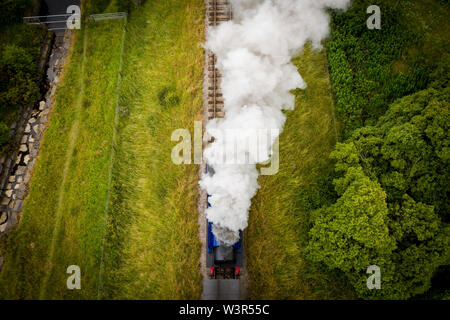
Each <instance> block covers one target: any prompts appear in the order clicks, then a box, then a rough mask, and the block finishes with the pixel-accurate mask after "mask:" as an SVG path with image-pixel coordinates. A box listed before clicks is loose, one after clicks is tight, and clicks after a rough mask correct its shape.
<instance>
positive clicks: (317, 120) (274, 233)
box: [246, 48, 354, 299]
mask: <svg viewBox="0 0 450 320" xmlns="http://www.w3.org/2000/svg"><path fill="white" fill-rule="evenodd" d="M293 62H294V64H295V65H296V66H297V67H298V69H299V71H300V73H301V75H302V77H303V78H304V79H305V81H306V83H307V85H308V87H307V88H306V89H305V90H298V91H296V92H295V95H296V101H295V110H293V111H287V112H286V114H287V121H286V125H285V128H284V131H283V133H282V134H281V135H280V169H279V172H278V173H277V174H276V175H273V176H261V177H260V178H259V184H260V185H261V189H260V190H259V191H258V193H257V195H256V196H255V198H254V199H253V204H252V207H251V210H250V220H249V227H248V231H247V233H246V239H247V240H246V251H247V255H248V272H249V296H250V298H251V299H338V298H351V297H353V296H354V295H353V293H352V292H351V290H349V289H348V287H347V286H346V284H345V282H342V279H341V277H340V276H339V275H337V274H336V275H332V274H328V273H326V272H325V271H323V270H321V269H320V267H317V266H312V265H310V264H309V263H308V262H307V261H306V260H305V252H304V249H305V247H306V243H307V232H308V230H309V212H310V210H312V209H314V207H315V206H316V205H319V204H321V202H323V199H329V201H332V200H333V197H334V194H333V191H332V190H330V187H329V185H330V184H329V181H328V179H327V176H328V173H329V172H330V170H332V166H331V163H330V160H329V159H328V155H329V153H330V152H331V151H332V149H333V147H334V145H335V143H336V139H337V137H338V132H339V131H338V129H337V128H336V125H337V124H336V121H335V119H334V105H333V99H332V96H331V91H330V81H329V76H328V69H327V58H326V54H325V52H321V53H317V52H314V51H311V50H310V49H309V48H307V49H305V50H304V52H303V53H302V55H301V56H300V57H298V58H296V59H294V61H293Z"/></svg>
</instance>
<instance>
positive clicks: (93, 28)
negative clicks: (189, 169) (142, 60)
mask: <svg viewBox="0 0 450 320" xmlns="http://www.w3.org/2000/svg"><path fill="white" fill-rule="evenodd" d="M109 9H111V10H112V11H114V7H111V8H109ZM122 30H123V20H122V21H117V20H116V21H101V22H98V23H92V22H89V23H87V24H83V27H82V29H81V30H79V31H77V32H76V33H75V39H74V41H75V43H74V49H73V52H72V54H71V57H70V59H69V61H68V62H67V67H66V70H65V74H64V76H63V78H62V79H61V82H60V86H59V88H58V90H57V93H56V98H55V103H54V106H53V108H52V113H51V118H50V122H49V126H48V128H47V130H46V132H45V135H44V138H43V140H42V147H41V152H40V156H39V159H38V161H37V165H36V167H35V170H34V174H33V177H32V180H31V190H30V193H29V196H28V198H27V199H26V201H25V204H24V211H23V213H22V218H21V221H20V224H19V226H18V228H17V229H16V230H15V231H14V232H11V233H9V234H7V236H6V237H5V238H3V239H2V242H1V248H2V255H3V256H4V257H5V265H4V266H3V270H2V272H1V274H0V297H1V298H6V299H16V298H25V299H30V298H32V299H36V298H46V299H68V298H77V299H79V298H95V297H96V296H97V285H98V273H99V271H98V270H99V263H100V257H101V240H102V236H103V232H104V217H105V202H106V197H107V191H108V176H109V174H110V170H109V163H110V157H111V143H112V135H113V124H114V115H115V105H116V99H117V79H118V70H119V61H120V59H119V58H120V49H121V44H122V34H123V31H122ZM69 265H78V266H80V268H81V272H82V289H81V290H67V288H66V279H67V277H68V275H67V274H66V268H67V267H68V266H69Z"/></svg>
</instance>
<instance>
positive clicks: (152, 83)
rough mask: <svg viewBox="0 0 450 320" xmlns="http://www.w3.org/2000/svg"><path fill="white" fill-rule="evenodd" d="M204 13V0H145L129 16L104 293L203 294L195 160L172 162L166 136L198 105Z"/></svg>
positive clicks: (190, 122)
mask: <svg viewBox="0 0 450 320" xmlns="http://www.w3.org/2000/svg"><path fill="white" fill-rule="evenodd" d="M203 19H204V5H203V1H201V0H187V1H175V0H172V1H164V2H161V1H150V0H148V1H147V2H146V3H145V5H144V6H143V7H142V8H141V9H140V10H139V12H135V13H134V14H133V15H132V16H131V18H130V24H129V28H128V35H127V42H126V49H125V52H126V55H125V57H126V58H125V60H124V72H123V82H122V93H121V100H120V106H121V113H120V120H119V130H118V144H117V153H116V161H115V166H114V171H113V172H114V175H113V190H114V191H113V194H112V205H111V212H110V218H109V220H108V233H107V237H106V249H105V263H104V286H103V290H102V297H103V298H127V299H197V298H199V297H200V294H201V275H200V272H199V258H200V241H199V240H198V224H197V215H198V213H197V207H196V201H197V196H198V194H197V181H198V174H197V172H198V171H197V170H198V166H196V165H180V166H177V165H175V164H173V163H172V162H171V157H170V155H171V149H172V147H173V146H175V144H176V142H172V141H170V137H171V133H172V131H173V130H175V129H178V128H186V129H189V130H190V131H191V133H192V132H193V126H194V120H195V119H196V118H197V119H198V117H199V116H200V114H201V112H202V101H201V91H202V81H203V77H202V71H203V49H202V48H201V42H202V41H203V37H204V35H203ZM166 88H168V91H169V92H170V95H171V96H172V99H163V96H164V95H163V93H164V91H166ZM158 96H159V98H158ZM167 97H168V96H167ZM160 99H161V100H162V102H163V103H161V102H160ZM165 101H167V103H166V102H165Z"/></svg>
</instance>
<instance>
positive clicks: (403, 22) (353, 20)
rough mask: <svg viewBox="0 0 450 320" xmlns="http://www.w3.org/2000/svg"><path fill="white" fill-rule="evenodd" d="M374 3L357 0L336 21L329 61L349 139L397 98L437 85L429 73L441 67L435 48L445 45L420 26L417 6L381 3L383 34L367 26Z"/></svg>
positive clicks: (339, 14) (336, 16)
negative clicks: (431, 49)
mask: <svg viewBox="0 0 450 320" xmlns="http://www.w3.org/2000/svg"><path fill="white" fill-rule="evenodd" d="M371 4H372V2H371V1H370V0H362V1H354V2H353V3H352V6H351V8H350V9H349V10H348V11H347V12H346V13H343V14H342V13H335V14H334V15H333V18H332V30H333V31H332V33H331V37H330V41H329V42H328V44H327V47H328V59H329V68H330V77H331V81H332V84H333V93H334V95H335V98H336V108H337V111H338V114H339V117H340V118H341V120H342V121H343V123H344V127H343V129H344V137H345V138H348V137H350V136H351V133H352V132H353V130H355V129H357V128H359V127H362V126H364V125H367V124H373V123H375V122H376V121H377V119H378V118H379V117H380V116H382V115H383V114H384V113H385V112H386V110H387V109H388V106H389V104H391V103H392V102H394V101H395V100H396V99H399V98H401V97H404V96H406V95H409V94H411V93H414V92H417V91H419V90H423V89H425V88H427V86H428V85H429V84H430V82H431V81H432V79H431V78H430V76H429V73H433V71H434V70H436V68H437V67H438V63H439V59H434V58H433V57H432V55H431V54H430V52H429V51H430V49H429V48H440V46H439V45H438V43H437V42H436V41H437V40H436V41H435V40H433V37H432V33H427V32H431V31H429V28H427V27H426V26H422V27H420V23H418V21H416V18H417V17H416V16H414V15H415V12H414V10H415V8H414V7H413V6H411V3H408V2H397V1H391V0H380V1H378V3H377V5H379V6H380V7H381V8H382V28H381V29H380V30H369V29H368V28H367V27H366V19H367V18H368V15H367V14H366V8H367V7H368V6H369V5H371ZM423 19H425V18H423ZM422 22H423V21H422ZM423 24H424V25H425V23H423ZM433 50H437V49H433Z"/></svg>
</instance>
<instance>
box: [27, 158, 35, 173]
mask: <svg viewBox="0 0 450 320" xmlns="http://www.w3.org/2000/svg"><path fill="white" fill-rule="evenodd" d="M35 160H36V159H33V160H31V161H30V163H29V164H28V170H29V171H31V170H33V168H34V164H35V163H36V161H35Z"/></svg>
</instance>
